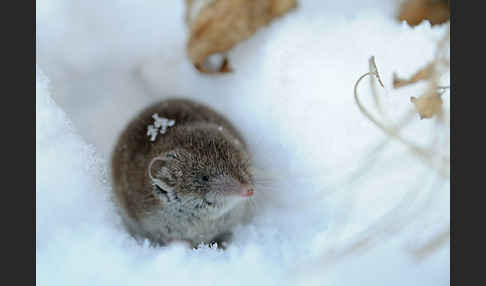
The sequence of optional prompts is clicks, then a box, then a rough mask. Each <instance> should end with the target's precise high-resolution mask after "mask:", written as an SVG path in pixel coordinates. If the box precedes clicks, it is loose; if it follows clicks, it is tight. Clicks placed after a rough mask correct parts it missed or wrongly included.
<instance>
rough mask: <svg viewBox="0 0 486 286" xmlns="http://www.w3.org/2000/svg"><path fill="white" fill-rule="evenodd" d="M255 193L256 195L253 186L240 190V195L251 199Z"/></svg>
mask: <svg viewBox="0 0 486 286" xmlns="http://www.w3.org/2000/svg"><path fill="white" fill-rule="evenodd" d="M253 193H254V191H253V188H252V187H251V186H243V187H241V189H240V195H241V196H242V197H251V196H253Z"/></svg>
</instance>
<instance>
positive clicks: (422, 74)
mask: <svg viewBox="0 0 486 286" xmlns="http://www.w3.org/2000/svg"><path fill="white" fill-rule="evenodd" d="M434 72H435V63H430V64H428V65H426V66H425V67H423V68H421V69H420V70H418V71H417V72H416V73H415V74H414V75H413V76H412V77H411V78H410V79H401V78H399V77H398V76H397V75H396V74H395V73H394V74H393V87H394V88H399V87H402V86H406V85H409V84H412V83H416V82H418V81H421V80H428V79H430V78H431V77H432V76H433V74H434Z"/></svg>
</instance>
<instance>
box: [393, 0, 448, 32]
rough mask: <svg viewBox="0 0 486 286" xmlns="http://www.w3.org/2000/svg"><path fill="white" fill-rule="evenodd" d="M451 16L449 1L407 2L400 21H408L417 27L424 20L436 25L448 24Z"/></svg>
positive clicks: (423, 0)
mask: <svg viewBox="0 0 486 286" xmlns="http://www.w3.org/2000/svg"><path fill="white" fill-rule="evenodd" d="M449 16H450V10H449V1H448V0H407V1H405V2H404V3H403V4H402V5H401V7H400V10H399V15H398V19H399V20H400V21H404V20H405V21H407V23H408V24H409V25H410V26H416V25H418V24H420V23H421V22H422V21H423V20H429V21H430V23H431V24H432V25H436V24H442V23H444V22H447V20H449Z"/></svg>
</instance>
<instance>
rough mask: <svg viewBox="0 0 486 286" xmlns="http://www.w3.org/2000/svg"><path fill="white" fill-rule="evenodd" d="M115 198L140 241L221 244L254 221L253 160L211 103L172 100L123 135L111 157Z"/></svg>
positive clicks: (144, 113)
mask: <svg viewBox="0 0 486 286" xmlns="http://www.w3.org/2000/svg"><path fill="white" fill-rule="evenodd" d="M111 167H112V179H113V191H114V197H115V201H116V203H117V205H118V206H119V209H120V210H121V215H122V218H123V221H124V223H125V225H126V227H127V229H128V230H129V232H130V233H131V234H132V235H133V236H135V237H136V238H142V239H144V238H148V239H149V240H150V241H151V242H153V243H155V244H159V245H164V244H167V243H169V242H171V241H186V242H189V243H190V244H191V245H192V246H193V247H195V246H197V245H198V244H200V243H213V242H217V243H218V245H220V244H221V243H222V242H225V241H227V240H228V239H229V238H230V237H231V230H232V228H234V227H235V226H236V225H238V224H240V223H244V222H247V221H248V219H249V218H250V207H249V203H250V202H249V201H250V199H251V198H252V196H253V195H254V189H253V179H252V178H253V176H252V173H251V165H250V156H249V154H248V150H247V147H246V143H245V142H244V140H243V138H242V137H241V135H240V134H239V133H238V131H237V130H236V129H235V127H233V125H232V124H231V123H230V122H229V121H228V120H226V119H225V118H224V117H223V116H222V115H220V114H218V113H217V112H216V111H214V110H212V109H211V108H209V107H208V106H206V105H203V104H200V103H197V102H194V101H191V100H186V99H168V100H164V101H162V102H158V103H156V104H153V105H151V106H149V107H148V108H146V109H145V110H143V111H142V112H141V113H140V114H139V115H137V116H136V117H135V119H133V120H132V121H131V122H130V123H129V124H128V126H127V127H126V128H125V130H124V131H123V132H122V133H121V135H120V137H119V139H118V141H117V143H116V146H115V149H114V151H113V153H112V166H111Z"/></svg>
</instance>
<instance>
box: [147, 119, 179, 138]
mask: <svg viewBox="0 0 486 286" xmlns="http://www.w3.org/2000/svg"><path fill="white" fill-rule="evenodd" d="M152 118H153V119H154V124H150V125H149V126H147V136H150V141H155V139H157V134H158V133H159V132H160V134H165V132H166V131H167V128H169V127H171V126H174V124H175V120H171V119H167V118H164V117H159V114H158V113H154V114H153V115H152Z"/></svg>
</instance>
